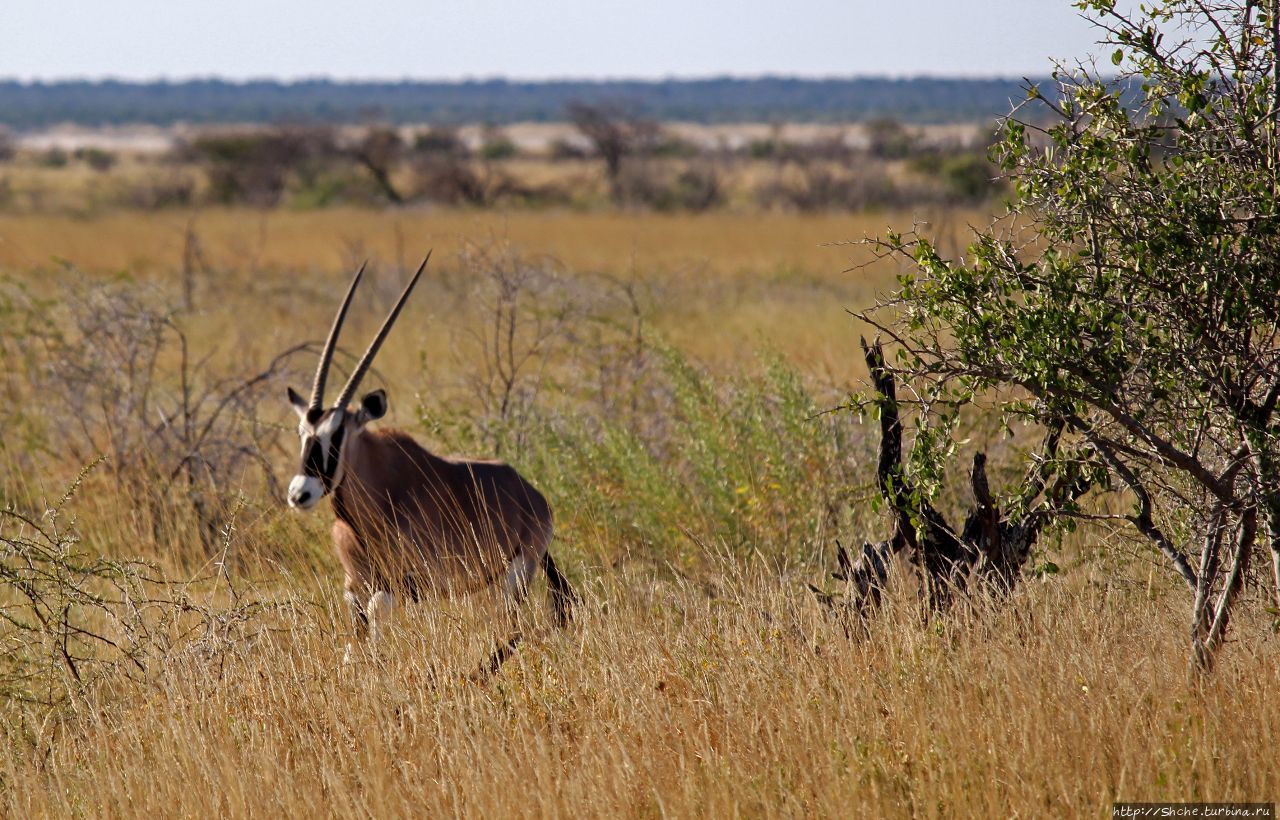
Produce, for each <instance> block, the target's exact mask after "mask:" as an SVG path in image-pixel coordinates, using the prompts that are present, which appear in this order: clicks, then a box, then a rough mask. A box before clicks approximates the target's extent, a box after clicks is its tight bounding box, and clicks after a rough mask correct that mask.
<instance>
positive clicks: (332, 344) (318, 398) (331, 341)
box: [311, 260, 369, 410]
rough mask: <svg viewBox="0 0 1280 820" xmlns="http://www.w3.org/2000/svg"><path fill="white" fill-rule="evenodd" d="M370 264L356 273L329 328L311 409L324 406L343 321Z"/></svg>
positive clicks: (363, 265) (312, 392) (313, 389)
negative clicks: (327, 380)
mask: <svg viewBox="0 0 1280 820" xmlns="http://www.w3.org/2000/svg"><path fill="white" fill-rule="evenodd" d="M368 264H369V262H368V261H367V260H366V261H365V262H364V263H362V264H361V265H360V270H358V271H356V275H355V278H354V279H352V280H351V287H349V288H347V295H346V297H345V298H343V300H342V306H341V307H340V308H338V314H337V315H336V316H334V317H333V327H331V328H329V338H327V339H325V340H324V350H323V351H321V353H320V364H319V366H317V367H316V380H315V382H314V383H313V384H312V385H311V409H312V410H316V409H318V408H321V407H323V406H324V382H325V379H326V378H328V376H329V365H330V364H331V363H332V362H333V351H334V348H336V347H337V346H338V333H339V332H341V330H342V321H343V320H344V319H346V318H347V308H349V307H351V297H352V296H354V295H355V293H356V285H359V284H360V277H362V276H364V269H365V266H366V265H368Z"/></svg>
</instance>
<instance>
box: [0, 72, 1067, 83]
mask: <svg viewBox="0 0 1280 820" xmlns="http://www.w3.org/2000/svg"><path fill="white" fill-rule="evenodd" d="M1049 73H1050V72H1046V73H1044V74H1039V75H1037V74H1027V73H1021V72H1010V73H1007V74H998V73H974V74H944V73H934V72H917V73H899V74H895V73H889V72H886V73H876V74H871V73H857V74H804V73H781V72H767V71H766V72H760V73H751V74H747V73H742V74H735V73H732V72H725V73H722V74H688V75H670V74H669V75H665V76H652V75H651V76H641V75H630V76H628V75H613V76H594V77H592V76H572V75H552V76H545V77H520V76H515V75H503V74H489V75H463V76H460V77H413V76H407V75H404V76H400V77H335V76H333V75H325V74H299V75H296V76H291V77H280V76H246V77H228V76H225V75H218V74H190V75H181V76H173V75H155V76H150V77H128V76H120V75H112V74H107V75H99V76H86V75H64V76H54V77H21V76H12V75H11V76H0V83H5V84H17V85H28V86H35V85H71V84H78V83H86V84H95V85H103V84H107V83H114V84H118V85H184V84H190V83H202V82H204V83H207V82H220V83H224V84H226V85H253V84H261V83H274V84H277V85H286V86H287V85H305V84H312V83H329V84H331V85H459V86H461V85H488V84H501V83H506V84H509V85H558V84H597V85H605V84H610V83H619V84H620V83H638V84H648V85H660V84H663V83H698V82H715V81H738V82H760V81H767V80H784V81H793V82H814V83H819V82H853V81H860V80H873V81H887V82H908V81H919V80H946V81H971V82H991V81H1018V80H1024V79H1029V78H1031V77H1038V78H1040V79H1044V78H1047V77H1048V76H1049Z"/></svg>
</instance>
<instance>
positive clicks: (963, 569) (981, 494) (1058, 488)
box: [813, 339, 1089, 613]
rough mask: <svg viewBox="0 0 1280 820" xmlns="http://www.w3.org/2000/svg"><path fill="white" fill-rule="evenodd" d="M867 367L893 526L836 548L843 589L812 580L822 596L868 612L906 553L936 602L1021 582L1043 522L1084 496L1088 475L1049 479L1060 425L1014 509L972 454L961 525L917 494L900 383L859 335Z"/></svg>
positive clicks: (875, 347) (981, 459)
mask: <svg viewBox="0 0 1280 820" xmlns="http://www.w3.org/2000/svg"><path fill="white" fill-rule="evenodd" d="M862 351H863V355H864V356H865V357H866V361H867V369H868V371H869V372H870V374H871V380H872V383H873V385H874V386H875V390H876V392H877V393H878V394H879V398H878V399H877V400H876V401H877V405H878V407H879V410H880V458H879V462H878V464H877V466H876V483H877V485H878V486H879V488H880V494H881V495H882V496H883V497H884V500H885V502H886V503H887V504H888V506H889V509H890V511H891V512H892V514H893V522H894V525H893V533H892V534H891V535H890V536H889V538H888V539H886V540H884V541H880V542H878V543H875V544H871V543H865V544H863V546H862V549H861V551H860V552H859V553H858V555H857V556H854V557H851V556H850V555H849V553H848V552H847V551H846V550H845V549H844V547H842V546H841V547H838V548H837V552H836V559H837V563H838V568H837V570H836V571H835V572H833V573H832V576H833V577H834V578H836V579H837V580H840V581H844V582H845V584H846V589H845V591H844V594H843V595H842V596H840V595H832V594H830V593H826V592H823V591H821V590H818V589H817V588H816V587H814V588H813V589H814V592H815V593H816V594H818V596H819V598H820V600H822V601H824V602H825V603H829V604H833V605H835V604H836V603H837V602H842V603H843V604H844V605H846V606H848V607H850V608H851V609H853V610H854V611H856V612H859V613H865V612H867V610H868V609H869V608H872V607H874V606H876V605H877V604H879V602H880V598H881V595H882V594H883V591H884V588H885V585H886V583H887V582H888V579H889V574H890V573H891V572H892V568H893V566H894V563H895V562H894V557H895V556H897V555H903V556H905V557H906V558H907V559H908V560H909V561H911V563H912V564H914V565H915V566H916V567H917V568H919V570H920V573H921V576H922V577H923V581H924V583H923V593H924V595H925V596H926V597H927V599H928V601H929V604H930V605H931V606H932V607H934V608H935V609H945V608H946V607H948V606H949V605H950V604H951V602H952V600H953V598H954V596H955V595H956V593H958V592H965V591H970V590H972V591H979V590H980V591H983V592H986V593H994V594H1005V593H1008V592H1009V591H1011V590H1012V589H1013V588H1014V587H1015V586H1017V584H1018V582H1019V580H1020V579H1021V577H1022V570H1023V567H1024V566H1025V565H1026V563H1027V560H1028V559H1029V558H1030V556H1031V550H1032V548H1033V547H1034V546H1035V543H1036V539H1037V538H1038V537H1039V535H1040V532H1041V530H1042V528H1043V526H1044V524H1045V523H1046V522H1047V521H1048V520H1049V518H1050V517H1051V516H1052V514H1053V511H1054V509H1055V508H1056V507H1057V506H1058V504H1060V503H1061V502H1062V501H1064V500H1072V501H1074V500H1075V499H1077V498H1079V497H1080V496H1081V495H1083V494H1084V493H1085V492H1086V491H1087V490H1088V488H1089V483H1088V481H1087V480H1086V479H1083V478H1080V477H1076V478H1074V479H1071V478H1066V477H1059V478H1058V479H1057V480H1056V481H1054V482H1053V484H1052V485H1051V486H1050V485H1049V480H1050V478H1052V477H1053V476H1052V472H1053V470H1052V466H1051V465H1052V463H1053V459H1054V456H1055V455H1056V454H1057V450H1058V443H1059V440H1060V438H1061V435H1062V425H1061V424H1055V425H1051V426H1050V427H1049V430H1048V432H1047V434H1046V435H1045V439H1044V442H1043V444H1042V447H1041V452H1040V454H1039V457H1038V458H1037V459H1036V460H1035V462H1034V463H1033V464H1032V466H1031V469H1030V470H1028V472H1027V476H1026V478H1025V479H1024V481H1023V485H1022V488H1021V490H1020V492H1019V494H1018V502H1017V503H1015V504H1013V505H1011V510H1009V511H1001V509H1000V508H999V506H998V505H997V504H996V501H995V499H994V497H993V496H992V495H991V489H990V486H989V485H988V482H987V471H986V463H987V458H986V454H985V453H978V454H976V455H975V456H974V458H973V467H972V469H971V471H970V483H971V486H972V489H973V496H974V506H973V508H972V509H971V510H970V511H969V514H968V515H967V516H966V517H965V522H964V526H963V527H962V528H961V529H960V530H959V531H958V532H957V531H956V530H955V529H953V528H952V527H951V526H950V525H948V523H947V521H946V518H945V517H944V516H943V515H942V513H940V512H938V511H937V510H936V509H935V508H934V507H933V506H932V505H931V504H929V503H928V501H926V500H924V499H923V498H921V497H919V496H917V495H916V493H915V488H914V487H913V486H912V485H911V483H910V481H909V480H908V479H907V478H906V475H905V471H904V470H903V466H902V418H901V415H900V413H899V411H898V400H897V385H896V383H895V380H894V376H893V373H892V372H891V371H890V370H889V369H888V368H887V367H886V366H885V359H884V351H883V350H882V349H881V347H880V343H879V341H877V342H875V343H873V344H870V345H868V344H867V342H866V340H865V339H863V340H862Z"/></svg>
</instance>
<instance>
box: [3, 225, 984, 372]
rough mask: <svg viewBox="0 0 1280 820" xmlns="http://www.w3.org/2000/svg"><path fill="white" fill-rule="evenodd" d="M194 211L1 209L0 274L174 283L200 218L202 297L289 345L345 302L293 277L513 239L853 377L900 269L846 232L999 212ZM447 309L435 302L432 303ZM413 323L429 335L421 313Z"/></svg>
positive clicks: (693, 329)
mask: <svg viewBox="0 0 1280 820" xmlns="http://www.w3.org/2000/svg"><path fill="white" fill-rule="evenodd" d="M192 219H193V218H192V216H191V215H190V214H187V213H183V212H176V211H175V212H159V213H155V214H145V213H138V212H111V213H106V214H103V215H99V216H91V217H74V216H66V215H49V214H32V215H4V214H0V271H7V272H10V273H11V274H15V275H18V276H19V277H20V278H21V277H22V276H23V275H24V274H27V275H29V274H31V273H34V272H37V271H43V270H48V269H50V268H56V267H60V266H62V265H70V266H72V267H74V268H75V269H76V270H78V271H84V272H86V273H90V274H95V275H110V274H116V273H120V272H128V273H129V274H130V275H132V276H137V277H140V278H142V279H144V280H149V281H153V282H161V283H164V284H166V285H167V286H169V287H173V286H174V284H175V280H176V274H177V272H178V271H179V270H180V269H181V266H182V260H183V249H184V247H185V244H186V237H187V228H188V225H189V224H194V229H195V233H196V235H197V236H198V238H199V243H200V248H201V251H202V254H203V258H204V260H205V261H206V262H207V263H208V265H209V267H210V269H211V273H210V274H208V275H207V276H205V275H201V276H200V287H201V288H202V289H203V291H204V292H205V293H206V294H208V295H210V296H211V297H212V298H208V297H207V298H205V299H204V300H203V301H202V303H201V304H200V307H202V308H203V309H205V310H206V311H207V312H209V313H211V316H210V317H209V320H210V321H213V322H215V323H216V322H218V321H220V319H219V315H221V316H222V317H224V318H225V317H228V316H229V317H230V325H231V326H230V327H225V328H222V330H224V331H226V332H230V333H235V332H236V331H237V329H238V330H240V331H242V332H243V333H242V335H244V336H245V337H247V338H246V339H245V340H244V342H241V343H249V344H258V343H259V342H260V340H261V332H262V330H263V329H264V328H269V329H271V330H273V331H277V332H279V333H280V334H281V338H275V339H272V340H271V341H272V343H278V342H280V341H283V340H291V341H297V340H298V339H299V338H300V337H303V338H305V336H302V334H308V333H309V334H312V335H315V334H317V333H320V332H322V330H321V328H323V327H324V326H326V325H327V322H328V317H329V313H328V311H329V310H331V308H330V307H329V304H328V303H327V302H325V301H323V300H321V299H311V298H308V299H305V300H287V299H285V298H284V297H286V296H287V295H288V293H287V290H288V289H289V288H297V289H299V290H302V289H306V290H307V291H310V292H315V291H318V290H320V289H322V288H324V287H329V288H331V289H332V290H333V291H337V289H339V288H340V287H341V286H342V285H341V284H340V283H341V279H342V277H344V276H346V275H348V274H347V271H349V270H351V269H354V267H355V266H356V265H358V264H359V263H360V261H361V260H364V259H370V260H372V261H373V263H374V265H375V266H381V267H382V268H383V269H384V270H385V269H388V268H389V269H391V272H390V273H388V274H386V276H387V278H388V279H391V278H394V277H395V276H397V275H399V276H404V275H407V272H409V271H411V269H412V267H413V266H414V265H416V264H417V262H418V260H419V259H420V258H421V254H422V253H423V252H425V250H426V249H428V248H435V249H436V255H435V256H434V257H433V258H434V261H433V273H435V274H436V276H437V277H439V276H444V275H447V274H448V272H449V271H451V270H456V269H458V268H459V267H460V263H459V261H458V253H459V252H460V251H461V250H462V249H463V248H464V247H465V246H467V245H470V244H474V243H480V244H484V243H487V242H491V241H493V240H500V241H502V242H506V243H510V245H512V246H514V247H515V248H518V249H519V250H520V251H521V252H523V253H526V254H529V255H548V256H550V257H552V258H554V259H555V260H556V261H557V262H558V263H559V264H560V265H561V266H562V267H563V268H564V269H565V270H566V271H568V272H570V273H571V274H572V275H592V274H595V273H605V274H608V275H611V276H614V277H618V278H622V279H634V280H636V281H638V282H640V283H642V284H643V285H644V289H645V290H646V291H647V292H648V293H649V294H650V298H649V300H648V301H649V302H650V304H651V307H652V309H653V315H652V319H653V322H654V323H655V325H656V327H657V328H658V329H659V330H660V331H662V332H663V333H664V334H665V335H666V336H667V337H668V338H669V339H670V340H671V341H672V342H674V343H676V344H678V345H680V346H681V347H682V348H683V349H685V350H687V351H688V352H690V353H691V354H692V355H694V356H696V357H698V358H700V359H703V360H705V361H707V362H709V363H711V364H713V365H723V366H724V367H725V368H726V369H728V368H737V367H743V366H748V365H749V364H750V362H751V360H752V359H753V358H754V355H755V351H757V350H759V349H760V348H762V347H772V348H776V349H778V350H779V351H781V352H783V353H785V354H788V355H789V356H791V357H792V358H793V359H794V360H795V361H796V362H797V364H799V365H800V366H801V367H803V369H805V370H807V371H810V372H814V373H820V374H830V376H831V377H832V378H833V379H848V378H850V377H851V376H852V375H853V374H855V373H859V372H861V370H860V367H861V366H860V364H859V362H860V357H858V356H856V355H854V356H851V355H849V352H850V351H854V350H856V349H857V347H856V346H857V337H858V333H859V332H861V330H862V329H861V328H860V327H859V326H858V325H857V324H856V323H854V322H852V321H850V320H849V318H848V316H847V314H846V313H845V309H846V308H850V307H858V306H863V305H866V304H868V303H869V302H870V301H871V300H872V299H874V297H875V294H876V293H877V292H878V291H880V290H882V289H884V288H886V287H888V286H890V285H892V283H893V279H892V277H893V274H894V273H895V269H894V268H892V267H888V266H882V267H878V268H872V269H864V270H858V271H852V272H848V271H847V269H848V268H850V267H851V266H853V265H856V264H861V263H863V262H866V261H867V259H868V256H867V254H866V251H865V250H864V249H861V248H854V247H848V246H838V245H835V244H834V243H839V242H842V241H847V240H860V239H862V238H864V237H866V236H873V235H878V234H880V233H881V232H883V231H884V230H885V229H886V228H887V227H890V226H893V227H896V228H903V227H909V226H910V225H911V224H912V222H914V221H926V222H929V223H931V224H932V225H934V226H935V227H938V228H940V229H941V230H943V231H945V232H946V234H947V235H948V236H949V237H950V238H951V243H952V247H955V246H956V245H957V244H959V243H961V242H962V241H963V239H962V237H963V236H964V231H963V230H962V228H963V226H965V225H967V224H985V223H986V221H987V215H986V213H984V212H982V211H937V212H920V213H885V214H862V215H821V216H806V215H794V214H776V213H759V212H755V213H742V214H738V213H725V212H717V213H710V214H703V215H660V214H644V213H641V214H629V213H575V212H564V211H555V212H530V211H513V212H508V213H501V212H491V211H447V210H408V211H402V212H380V211H367V210H356V209H328V210H321V211H306V212H288V211H283V212H282V211H272V212H255V211H251V210H244V209H222V210H209V211H204V212H201V213H199V214H198V215H197V216H195V217H194V223H193V222H192ZM295 277H298V278H297V279H295ZM386 287H387V289H389V290H393V289H394V284H388V285H387V286H386ZM308 295H309V296H310V295H311V294H310V293H309V294H308ZM264 299H265V303H264ZM434 307H435V303H434V302H432V301H428V300H424V304H423V305H421V306H420V307H419V309H420V310H424V311H427V312H431V311H432V310H433V308H434ZM264 313H265V314H266V315H264ZM371 314H372V311H371ZM286 318H287V319H288V322H287V323H286V322H284V321H283V320H284V319H286ZM369 319H370V321H371V322H376V321H378V320H379V319H378V317H374V316H372V315H371V316H370V317H369ZM400 332H407V333H409V334H413V333H416V332H417V331H416V330H414V329H410V328H409V327H408V325H407V324H406V327H405V328H401V331H400ZM402 341H403V343H402V344H401V345H400V346H399V347H400V348H401V349H418V348H419V345H418V341H419V339H415V338H413V337H412V335H411V337H410V338H409V339H408V340H402ZM287 343H288V342H287V341H286V344H287ZM284 346H285V344H278V347H284ZM434 349H439V347H438V346H436V347H435V348H434ZM393 355H394V354H393ZM393 372H394V371H393Z"/></svg>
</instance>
